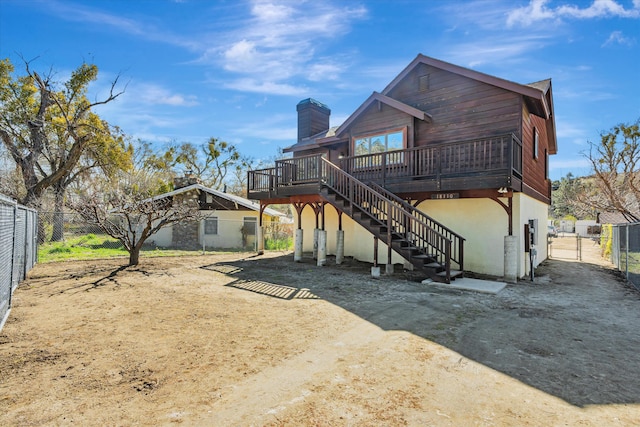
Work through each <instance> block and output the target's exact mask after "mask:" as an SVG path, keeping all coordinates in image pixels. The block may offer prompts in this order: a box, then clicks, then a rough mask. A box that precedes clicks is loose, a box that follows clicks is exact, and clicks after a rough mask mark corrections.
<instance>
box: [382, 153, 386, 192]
mask: <svg viewBox="0 0 640 427" xmlns="http://www.w3.org/2000/svg"><path fill="white" fill-rule="evenodd" d="M386 179H387V153H386V152H383V153H382V186H383V187H384V186H385V182H386Z"/></svg>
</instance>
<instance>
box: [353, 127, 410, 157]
mask: <svg viewBox="0 0 640 427" xmlns="http://www.w3.org/2000/svg"><path fill="white" fill-rule="evenodd" d="M406 145H407V144H406V129H394V130H391V131H388V132H383V133H375V134H369V135H363V136H357V137H354V138H353V154H354V155H355V156H362V155H367V154H377V153H383V152H385V151H394V150H402V149H403V148H405V147H406Z"/></svg>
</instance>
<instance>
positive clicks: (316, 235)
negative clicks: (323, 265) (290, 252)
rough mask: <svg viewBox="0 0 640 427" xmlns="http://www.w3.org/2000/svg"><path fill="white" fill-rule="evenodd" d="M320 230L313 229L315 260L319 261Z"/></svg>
mask: <svg viewBox="0 0 640 427" xmlns="http://www.w3.org/2000/svg"><path fill="white" fill-rule="evenodd" d="M319 231H320V229H319V228H314V229H313V259H318V232H319Z"/></svg>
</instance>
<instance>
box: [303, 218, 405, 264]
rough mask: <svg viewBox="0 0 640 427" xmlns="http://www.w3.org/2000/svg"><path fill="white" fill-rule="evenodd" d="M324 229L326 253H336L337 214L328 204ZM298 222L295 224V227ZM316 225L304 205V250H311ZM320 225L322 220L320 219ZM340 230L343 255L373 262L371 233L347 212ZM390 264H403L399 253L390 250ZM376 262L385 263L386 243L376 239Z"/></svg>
mask: <svg viewBox="0 0 640 427" xmlns="http://www.w3.org/2000/svg"><path fill="white" fill-rule="evenodd" d="M325 215H326V217H325V230H326V231H327V254H328V255H335V254H336V245H337V238H336V236H337V233H336V231H337V230H338V214H337V212H336V210H335V209H334V208H333V207H332V206H330V205H327V206H325ZM297 226H298V224H297V223H296V224H295V227H296V228H297ZM315 226H316V220H315V213H314V212H313V209H311V208H310V207H308V206H307V207H305V208H304V210H303V211H302V229H303V230H304V235H303V246H302V250H303V251H305V252H311V251H313V229H314V228H315ZM320 227H322V222H321V220H320ZM342 230H343V231H344V253H345V256H350V257H353V258H355V259H357V260H359V261H364V262H373V258H374V254H373V234H371V233H369V231H367V230H366V229H364V228H363V227H362V226H360V224H358V223H357V222H355V221H354V220H352V219H351V218H349V216H348V215H347V214H343V215H342ZM391 262H392V264H398V263H399V264H404V262H405V260H404V258H402V257H401V256H400V255H398V254H397V253H395V252H392V258H391ZM378 263H379V264H381V265H384V264H386V263H387V245H386V244H384V243H383V242H382V241H378Z"/></svg>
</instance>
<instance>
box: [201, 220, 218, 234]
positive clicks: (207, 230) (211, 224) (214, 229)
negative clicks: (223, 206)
mask: <svg viewBox="0 0 640 427" xmlns="http://www.w3.org/2000/svg"><path fill="white" fill-rule="evenodd" d="M204 234H209V235H210V234H218V217H215V216H214V217H211V218H207V219H205V220H204Z"/></svg>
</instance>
